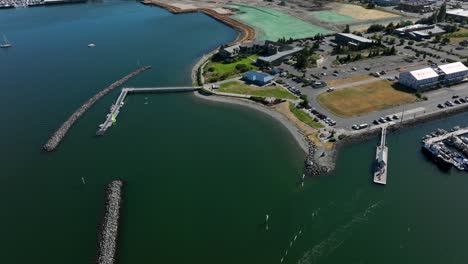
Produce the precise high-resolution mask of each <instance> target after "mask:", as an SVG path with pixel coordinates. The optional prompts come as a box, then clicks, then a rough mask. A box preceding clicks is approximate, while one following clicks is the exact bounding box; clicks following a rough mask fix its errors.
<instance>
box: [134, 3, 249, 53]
mask: <svg viewBox="0 0 468 264" xmlns="http://www.w3.org/2000/svg"><path fill="white" fill-rule="evenodd" d="M141 3H142V4H144V5H154V6H157V7H160V8H163V9H166V10H167V11H169V12H171V13H173V14H182V13H196V12H201V13H204V14H206V15H208V16H210V17H212V18H214V19H216V20H218V21H219V22H221V23H223V24H225V25H227V26H229V27H232V28H234V29H235V30H237V31H238V32H239V35H238V36H237V38H236V40H234V41H233V42H231V43H229V44H228V45H235V44H239V43H241V42H244V41H251V40H253V39H254V38H255V29H254V28H253V27H251V26H249V25H246V24H244V23H241V22H240V21H237V20H235V19H233V18H231V17H230V16H231V15H232V14H220V13H218V12H216V11H214V10H212V9H209V8H202V7H201V8H188V9H181V8H179V7H176V6H172V5H169V4H165V3H161V2H158V1H154V0H143V1H141Z"/></svg>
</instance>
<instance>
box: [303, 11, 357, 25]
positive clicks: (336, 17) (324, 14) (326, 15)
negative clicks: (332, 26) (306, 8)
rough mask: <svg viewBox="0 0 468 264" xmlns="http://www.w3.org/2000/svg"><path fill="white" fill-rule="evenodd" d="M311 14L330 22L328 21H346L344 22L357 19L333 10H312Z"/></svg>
mask: <svg viewBox="0 0 468 264" xmlns="http://www.w3.org/2000/svg"><path fill="white" fill-rule="evenodd" d="M311 15H312V16H313V17H315V18H317V19H318V20H320V21H323V22H330V23H346V22H355V21H359V20H357V19H354V18H352V17H350V16H345V15H342V14H338V13H336V12H333V11H316V12H312V13H311Z"/></svg>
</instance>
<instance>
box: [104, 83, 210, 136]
mask: <svg viewBox="0 0 468 264" xmlns="http://www.w3.org/2000/svg"><path fill="white" fill-rule="evenodd" d="M201 88H202V87H199V86H182V87H145V88H123V89H122V91H121V92H120V95H119V97H118V98H117V100H116V101H115V103H114V104H113V105H112V106H111V108H110V113H109V114H107V117H106V120H105V121H104V123H102V124H100V125H99V129H98V131H96V135H98V136H102V135H104V134H105V133H106V131H107V129H108V128H109V127H111V126H112V124H113V123H114V122H115V121H116V118H117V116H118V115H119V113H120V108H121V107H122V106H123V105H124V100H125V98H126V97H127V95H128V94H130V93H179V92H193V91H196V90H199V89H201Z"/></svg>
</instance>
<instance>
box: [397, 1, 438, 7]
mask: <svg viewBox="0 0 468 264" xmlns="http://www.w3.org/2000/svg"><path fill="white" fill-rule="evenodd" d="M430 4H431V3H430V2H429V1H424V0H411V1H401V2H400V5H407V6H426V5H430Z"/></svg>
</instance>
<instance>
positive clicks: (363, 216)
mask: <svg viewBox="0 0 468 264" xmlns="http://www.w3.org/2000/svg"><path fill="white" fill-rule="evenodd" d="M380 202H381V201H378V202H375V203H373V204H371V205H370V206H368V207H367V208H366V209H365V210H364V211H363V212H360V213H358V214H355V215H353V217H352V219H351V220H350V221H349V222H347V223H346V224H344V225H342V226H340V227H338V228H337V229H335V230H333V231H332V232H331V233H330V235H329V236H328V237H327V238H325V239H324V240H322V241H321V242H320V243H318V244H316V245H315V246H314V247H313V248H311V249H309V250H307V251H306V252H305V253H304V255H303V256H302V257H301V258H300V259H299V260H298V261H297V263H298V264H311V263H317V262H318V259H319V258H320V257H323V256H328V255H330V254H331V253H333V252H334V251H335V250H336V249H337V248H339V247H340V246H341V245H342V244H343V243H344V241H345V240H346V238H347V237H348V236H349V235H350V234H351V231H352V228H353V226H354V225H356V224H359V223H363V222H365V221H367V220H368V218H367V216H368V215H369V214H370V213H371V212H372V211H373V210H375V209H376V208H378V206H379V205H380Z"/></svg>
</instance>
